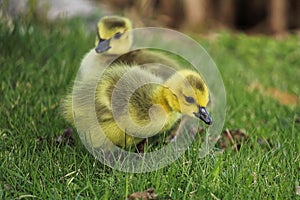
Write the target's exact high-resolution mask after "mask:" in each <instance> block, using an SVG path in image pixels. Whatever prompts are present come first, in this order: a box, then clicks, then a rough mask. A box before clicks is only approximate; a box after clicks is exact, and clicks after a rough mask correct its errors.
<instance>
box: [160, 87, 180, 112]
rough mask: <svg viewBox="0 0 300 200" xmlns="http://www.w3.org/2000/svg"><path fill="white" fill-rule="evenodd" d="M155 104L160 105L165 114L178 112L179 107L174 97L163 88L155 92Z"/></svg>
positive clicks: (169, 91) (166, 88) (168, 90)
mask: <svg viewBox="0 0 300 200" xmlns="http://www.w3.org/2000/svg"><path fill="white" fill-rule="evenodd" d="M156 99H157V102H155V103H157V104H160V105H161V106H162V107H163V108H164V109H165V110H166V111H167V112H173V111H175V112H180V110H181V109H180V105H179V102H178V100H177V97H176V95H175V94H174V93H173V92H172V91H171V90H170V89H169V88H168V87H165V86H161V87H159V88H158V90H157V92H156Z"/></svg>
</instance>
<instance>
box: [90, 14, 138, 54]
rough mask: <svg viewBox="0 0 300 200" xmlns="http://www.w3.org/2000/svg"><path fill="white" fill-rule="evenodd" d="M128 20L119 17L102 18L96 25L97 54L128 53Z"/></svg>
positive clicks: (129, 25) (129, 41) (129, 42)
mask: <svg viewBox="0 0 300 200" xmlns="http://www.w3.org/2000/svg"><path fill="white" fill-rule="evenodd" d="M131 29H132V25H131V22H130V20H129V19H127V18H125V17H119V16H106V17H102V18H101V19H100V20H99V22H98V24H97V37H96V48H95V51H96V52H97V53H99V54H100V53H106V54H123V53H126V52H128V51H129V49H130V47H131V43H132V35H131V34H130V30H131Z"/></svg>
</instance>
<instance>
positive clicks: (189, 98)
mask: <svg viewBox="0 0 300 200" xmlns="http://www.w3.org/2000/svg"><path fill="white" fill-rule="evenodd" d="M185 100H186V102H188V103H195V99H194V98H193V97H186V96H185Z"/></svg>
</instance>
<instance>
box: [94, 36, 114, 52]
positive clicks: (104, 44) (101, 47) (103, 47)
mask: <svg viewBox="0 0 300 200" xmlns="http://www.w3.org/2000/svg"><path fill="white" fill-rule="evenodd" d="M109 42H110V39H107V40H103V39H100V41H99V43H98V45H97V47H96V48H95V51H96V52H97V53H103V52H105V51H107V50H108V49H110V48H111V46H109Z"/></svg>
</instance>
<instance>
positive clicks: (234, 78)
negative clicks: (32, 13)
mask: <svg viewBox="0 0 300 200" xmlns="http://www.w3.org/2000/svg"><path fill="white" fill-rule="evenodd" d="M87 32H88V31H86V26H85V24H84V22H83V21H82V20H80V19H74V20H70V21H59V22H56V23H42V22H40V21H39V22H36V21H34V20H33V21H31V20H22V19H21V18H19V19H18V20H17V21H15V22H14V23H13V27H11V26H9V25H8V24H7V23H6V22H5V21H4V20H2V21H0V39H1V43H0V55H1V56H0V68H1V73H0V80H1V85H0V88H1V95H0V102H1V104H0V113H1V118H0V149H1V151H0V199H15V198H25V197H34V198H37V199H48V198H52V199H124V198H126V197H127V196H128V195H129V194H131V193H133V192H136V191H144V190H146V189H148V188H151V187H152V188H154V192H155V193H156V194H157V195H158V198H159V199H211V198H218V199H295V198H296V199H297V198H298V199H300V197H299V196H297V195H296V191H295V186H296V185H299V181H300V174H299V172H300V170H299V167H300V156H299V150H300V135H299V132H300V124H299V122H297V120H296V118H297V119H298V121H299V116H300V107H299V104H298V105H291V106H288V105H281V104H280V103H279V102H278V101H276V99H274V98H273V97H271V96H266V95H264V94H263V93H261V92H259V91H258V90H249V86H250V85H251V84H252V83H253V82H255V81H257V82H259V83H260V84H261V85H263V86H264V87H265V88H269V87H274V88H277V89H278V90H282V91H286V92H288V93H290V94H292V95H294V96H297V97H298V98H299V96H300V88H299V81H298V79H299V77H300V76H299V75H300V67H299V66H300V59H299V57H300V48H299V38H297V37H295V36H290V37H288V38H287V39H285V40H284V41H276V40H273V39H272V38H267V37H264V36H255V37H248V36H246V35H243V34H237V35H231V34H227V33H222V34H220V35H219V36H218V38H217V39H216V40H214V41H206V40H203V39H202V38H199V39H198V40H199V42H200V43H201V44H202V45H203V46H204V47H205V48H206V49H207V50H208V52H209V53H210V54H211V56H212V57H213V59H214V60H215V61H216V63H217V65H218V67H219V69H220V72H221V74H222V76H223V80H224V83H225V87H226V91H227V101H228V104H227V117H226V123H225V126H224V128H229V129H244V130H246V133H247V134H248V135H249V138H250V139H249V141H248V142H247V143H246V142H245V143H242V145H241V148H240V150H239V151H233V150H230V149H227V150H225V151H224V152H223V153H218V154H211V155H208V156H206V157H205V158H203V159H200V158H199V156H198V154H199V150H198V146H199V145H198V143H197V142H195V143H194V144H193V145H192V146H191V147H190V148H189V149H188V150H187V151H186V153H185V155H184V156H183V157H181V158H180V159H178V160H177V161H176V162H174V163H172V164H171V165H170V166H169V167H167V168H163V169H160V170H158V171H154V172H150V173H141V174H130V173H123V172H119V171H116V170H113V169H111V168H109V167H107V166H105V165H102V164H101V163H99V162H98V161H97V160H95V159H94V158H93V157H92V156H91V155H90V154H89V153H88V151H87V150H86V149H85V148H84V146H83V145H82V144H81V142H80V139H79V137H78V136H77V135H76V134H75V145H71V144H70V145H69V144H66V145H57V144H56V143H55V139H54V138H56V137H57V136H58V135H60V134H61V133H62V132H63V131H64V129H65V128H67V127H68V126H69V124H67V122H65V121H64V120H63V118H62V116H61V115H60V101H61V99H62V98H64V95H65V93H66V91H67V90H68V89H69V88H70V87H71V86H72V80H73V79H74V77H75V75H76V72H77V69H78V67H79V64H80V61H81V59H82V57H83V55H84V54H85V53H86V52H87V51H88V50H89V49H90V48H92V46H93V39H94V36H93V35H91V34H86V33H87ZM260 138H264V139H268V141H269V144H268V145H266V146H262V145H260V144H259V143H258V142H257V140H258V139H260Z"/></svg>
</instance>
